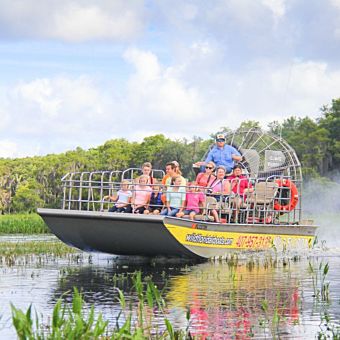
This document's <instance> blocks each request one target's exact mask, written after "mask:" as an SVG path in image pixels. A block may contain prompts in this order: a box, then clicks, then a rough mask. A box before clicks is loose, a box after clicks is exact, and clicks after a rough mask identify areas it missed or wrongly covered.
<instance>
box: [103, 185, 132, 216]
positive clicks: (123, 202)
mask: <svg viewBox="0 0 340 340" xmlns="http://www.w3.org/2000/svg"><path fill="white" fill-rule="evenodd" d="M131 197H132V192H131V191H130V190H129V182H128V181H123V182H122V183H121V185H120V190H118V192H117V196H116V197H115V196H104V197H103V198H104V200H107V199H108V200H109V201H112V202H116V203H115V204H114V205H113V207H111V208H110V209H109V211H110V212H126V210H128V209H129V206H130V203H131Z"/></svg>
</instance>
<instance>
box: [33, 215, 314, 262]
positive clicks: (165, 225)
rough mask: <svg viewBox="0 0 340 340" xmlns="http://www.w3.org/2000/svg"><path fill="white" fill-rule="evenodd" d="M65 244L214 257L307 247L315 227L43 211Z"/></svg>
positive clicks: (87, 248)
mask: <svg viewBox="0 0 340 340" xmlns="http://www.w3.org/2000/svg"><path fill="white" fill-rule="evenodd" d="M38 213H39V214H40V215H41V217H42V218H43V219H44V221H45V222H46V224H47V225H48V227H49V228H50V229H51V231H52V232H53V233H54V234H55V235H56V236H57V237H58V238H59V239H60V240H62V241H63V242H65V243H66V244H68V245H71V246H74V247H76V248H79V249H81V250H84V251H100V252H104V253H110V254H116V255H139V256H171V257H173V256H175V257H185V258H210V257H215V256H225V255H226V254H227V253H228V252H230V251H235V250H242V251H243V250H255V251H257V250H265V249H270V248H273V247H275V248H276V249H278V250H281V249H285V248H298V249H302V248H308V247H311V246H312V244H313V241H314V235H315V230H316V227H315V226H307V225H306V226H300V225H299V226H291V225H286V226H285V225H283V226H282V225H280V226H277V225H259V224H253V225H249V224H237V225H236V224H218V223H212V222H198V221H190V220H186V219H180V218H175V217H165V216H149V215H133V214H118V213H109V212H93V211H74V210H62V209H38Z"/></svg>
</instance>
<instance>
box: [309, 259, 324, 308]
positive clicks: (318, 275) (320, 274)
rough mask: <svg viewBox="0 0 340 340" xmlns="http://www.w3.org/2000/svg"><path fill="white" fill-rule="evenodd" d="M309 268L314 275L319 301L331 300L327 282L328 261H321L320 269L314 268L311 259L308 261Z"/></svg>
mask: <svg viewBox="0 0 340 340" xmlns="http://www.w3.org/2000/svg"><path fill="white" fill-rule="evenodd" d="M308 270H309V273H310V274H311V276H312V283H313V291H314V295H313V296H314V297H315V298H316V299H317V301H319V300H320V298H321V301H324V302H329V282H326V277H327V274H328V271H329V264H328V262H327V263H326V264H324V263H323V262H322V261H321V262H320V263H319V267H318V270H316V269H315V268H314V266H313V265H312V263H311V261H309V263H308Z"/></svg>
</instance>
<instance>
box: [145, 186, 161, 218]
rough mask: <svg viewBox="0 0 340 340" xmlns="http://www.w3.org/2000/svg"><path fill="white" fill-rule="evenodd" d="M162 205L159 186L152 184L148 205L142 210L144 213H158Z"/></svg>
mask: <svg viewBox="0 0 340 340" xmlns="http://www.w3.org/2000/svg"><path fill="white" fill-rule="evenodd" d="M162 206H163V202H162V192H161V188H160V186H158V185H154V187H153V190H152V193H151V197H150V204H149V207H148V208H147V209H146V210H144V214H154V215H159V213H160V211H161V210H162Z"/></svg>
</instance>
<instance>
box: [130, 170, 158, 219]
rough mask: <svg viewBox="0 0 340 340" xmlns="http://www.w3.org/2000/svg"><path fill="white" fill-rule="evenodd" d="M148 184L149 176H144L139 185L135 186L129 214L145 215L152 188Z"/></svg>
mask: <svg viewBox="0 0 340 340" xmlns="http://www.w3.org/2000/svg"><path fill="white" fill-rule="evenodd" d="M147 183H148V176H145V175H142V176H140V177H139V181H138V184H137V185H136V186H135V189H134V192H133V194H132V199H131V209H130V210H129V211H128V212H132V213H135V214H143V213H144V211H145V210H146V207H147V206H148V205H149V202H150V196H151V190H152V189H151V188H150V186H149V185H147Z"/></svg>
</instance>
